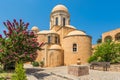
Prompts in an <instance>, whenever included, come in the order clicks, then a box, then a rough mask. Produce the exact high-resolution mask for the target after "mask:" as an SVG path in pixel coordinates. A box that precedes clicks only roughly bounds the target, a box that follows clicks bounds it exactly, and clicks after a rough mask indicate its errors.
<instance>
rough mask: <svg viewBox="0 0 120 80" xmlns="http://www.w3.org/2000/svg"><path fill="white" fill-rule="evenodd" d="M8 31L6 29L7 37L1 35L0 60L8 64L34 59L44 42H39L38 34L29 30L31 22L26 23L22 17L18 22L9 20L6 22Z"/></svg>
mask: <svg viewBox="0 0 120 80" xmlns="http://www.w3.org/2000/svg"><path fill="white" fill-rule="evenodd" d="M4 25H5V27H6V28H7V31H6V30H4V31H3V32H4V35H5V37H2V35H0V62H1V63H2V64H7V63H11V62H18V61H23V62H27V61H34V60H35V58H36V56H37V52H36V51H37V50H39V49H40V47H41V45H42V44H43V43H38V42H37V39H36V37H37V35H35V34H34V32H32V31H29V30H28V25H29V23H24V22H23V21H22V20H21V19H20V21H19V22H17V21H16V20H15V19H14V20H13V22H10V21H9V20H7V21H6V22H4Z"/></svg>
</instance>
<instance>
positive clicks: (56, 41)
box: [55, 36, 58, 44]
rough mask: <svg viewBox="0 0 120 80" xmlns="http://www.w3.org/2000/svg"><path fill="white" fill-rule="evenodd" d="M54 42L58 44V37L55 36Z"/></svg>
mask: <svg viewBox="0 0 120 80" xmlns="http://www.w3.org/2000/svg"><path fill="white" fill-rule="evenodd" d="M55 43H56V44H58V37H56V36H55Z"/></svg>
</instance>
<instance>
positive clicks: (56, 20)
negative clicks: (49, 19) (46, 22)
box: [55, 17, 58, 25]
mask: <svg viewBox="0 0 120 80" xmlns="http://www.w3.org/2000/svg"><path fill="white" fill-rule="evenodd" d="M55 25H58V17H56V18H55Z"/></svg>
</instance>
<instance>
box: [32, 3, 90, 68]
mask: <svg viewBox="0 0 120 80" xmlns="http://www.w3.org/2000/svg"><path fill="white" fill-rule="evenodd" d="M32 31H34V32H35V33H36V34H37V35H38V42H44V46H42V48H41V50H40V51H38V56H37V59H36V61H38V62H40V61H44V66H45V67H55V66H62V65H71V64H76V63H77V60H78V58H80V60H81V63H82V64H84V63H87V60H88V58H89V57H90V56H91V53H92V52H91V47H92V43H91V37H90V36H89V35H87V34H86V33H85V32H84V31H82V30H78V29H76V28H75V27H74V26H72V25H70V14H69V11H68V9H67V8H66V7H65V6H64V5H57V6H55V7H54V8H53V9H52V11H51V14H50V28H49V30H42V31H39V29H38V27H36V26H34V27H32Z"/></svg>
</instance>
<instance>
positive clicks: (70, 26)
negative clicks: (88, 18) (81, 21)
mask: <svg viewBox="0 0 120 80" xmlns="http://www.w3.org/2000/svg"><path fill="white" fill-rule="evenodd" d="M65 27H69V28H73V29H76V28H75V27H74V26H72V25H65Z"/></svg>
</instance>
